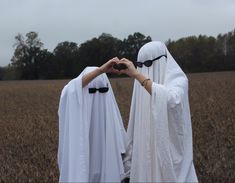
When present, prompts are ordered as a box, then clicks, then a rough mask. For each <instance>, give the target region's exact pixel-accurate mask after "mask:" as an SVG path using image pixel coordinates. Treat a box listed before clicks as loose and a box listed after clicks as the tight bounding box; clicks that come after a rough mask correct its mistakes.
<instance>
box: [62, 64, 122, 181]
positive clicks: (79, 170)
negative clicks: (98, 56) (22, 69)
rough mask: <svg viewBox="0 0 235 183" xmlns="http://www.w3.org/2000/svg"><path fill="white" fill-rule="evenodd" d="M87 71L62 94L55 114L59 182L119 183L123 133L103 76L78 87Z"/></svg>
mask: <svg viewBox="0 0 235 183" xmlns="http://www.w3.org/2000/svg"><path fill="white" fill-rule="evenodd" d="M94 69H96V67H87V68H86V69H85V70H84V71H83V72H82V73H81V74H80V75H79V76H78V77H77V78H75V79H73V80H71V81H70V82H69V83H68V84H67V85H66V86H65V87H64V88H63V90H62V93H61V97H60V104H59V110H58V116H59V147H58V165H59V171H60V179H59V181H60V182H121V180H122V179H123V177H124V167H123V161H122V154H123V153H125V149H126V145H125V143H126V131H125V129H124V126H123V122H122V118H121V115H120V112H119V109H118V106H117V103H116V100H115V97H114V94H113V91H112V88H111V84H110V82H109V80H108V78H107V76H106V74H101V75H99V76H98V77H96V78H95V79H94V80H92V81H91V82H90V83H89V84H88V85H87V86H85V87H82V77H83V76H84V75H85V74H87V73H89V72H91V71H93V70H94Z"/></svg>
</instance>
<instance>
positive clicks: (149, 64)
mask: <svg viewBox="0 0 235 183" xmlns="http://www.w3.org/2000/svg"><path fill="white" fill-rule="evenodd" d="M152 63H153V61H151V60H149V61H146V62H144V65H145V66H146V67H150V66H151V65H152Z"/></svg>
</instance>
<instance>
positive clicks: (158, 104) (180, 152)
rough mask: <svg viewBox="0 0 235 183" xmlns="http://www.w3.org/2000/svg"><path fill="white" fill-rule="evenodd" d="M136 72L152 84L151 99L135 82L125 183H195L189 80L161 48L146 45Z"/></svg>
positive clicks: (166, 51) (141, 52) (161, 46)
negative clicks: (148, 62) (146, 63)
mask: <svg viewBox="0 0 235 183" xmlns="http://www.w3.org/2000/svg"><path fill="white" fill-rule="evenodd" d="M164 54H165V55H166V56H167V58H165V57H161V58H160V59H159V60H156V61H154V62H153V65H152V66H150V67H146V66H143V67H142V68H138V70H139V71H140V72H141V73H142V74H143V75H145V76H146V77H147V78H150V79H151V80H152V81H153V84H152V95H150V94H149V93H148V92H147V91H146V90H145V89H144V88H143V87H142V86H141V85H140V83H139V82H138V81H136V80H135V83H134V89H133V95H132V102H131V110H130V118H129V124H128V129H127V136H128V137H127V138H128V142H127V145H128V147H127V155H126V157H125V171H126V172H127V174H128V176H130V182H198V180H197V176H196V172H195V169H194V164H193V151H192V128H191V117H190V109H189V101H188V79H187V77H186V75H185V74H184V72H183V71H182V70H181V68H180V67H179V66H178V64H177V63H176V61H175V60H174V58H173V57H172V56H171V54H170V53H169V51H168V50H167V48H166V46H165V44H164V43H162V42H150V43H147V44H145V45H144V46H143V47H142V48H141V49H140V51H139V53H138V61H139V62H144V61H145V60H152V59H154V58H157V57H158V56H160V55H164Z"/></svg>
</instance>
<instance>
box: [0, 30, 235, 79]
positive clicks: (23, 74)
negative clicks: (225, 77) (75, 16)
mask: <svg viewBox="0 0 235 183" xmlns="http://www.w3.org/2000/svg"><path fill="white" fill-rule="evenodd" d="M151 40H152V39H151V37H150V36H145V35H143V34H141V33H139V32H136V33H134V34H132V35H129V36H128V37H127V38H125V39H123V40H120V39H118V38H115V37H113V36H112V35H111V34H107V33H103V34H101V35H100V36H99V37H98V38H92V39H91V40H88V41H86V42H84V43H82V44H80V45H78V44H77V43H75V42H68V41H64V42H61V43H59V44H58V45H57V46H56V47H55V49H54V50H53V51H52V52H50V51H48V50H47V49H44V47H43V43H42V42H41V40H40V38H39V35H38V33H36V32H28V33H27V34H26V35H25V36H23V35H22V34H18V35H16V36H15V44H14V48H15V51H14V55H13V57H12V59H11V63H10V64H9V65H8V66H7V67H0V80H9V79H66V78H74V77H76V76H78V75H79V73H80V72H81V71H82V70H83V69H84V68H85V67H86V66H100V65H102V64H103V63H105V62H106V61H108V60H109V59H111V58H113V57H115V56H117V57H119V58H123V57H126V58H128V59H130V60H132V61H135V60H136V58H137V53H138V50H139V49H140V47H141V46H143V45H144V44H145V43H147V42H150V41H151ZM166 45H167V47H168V49H169V51H170V52H171V54H172V55H173V57H174V58H175V60H176V61H177V62H178V64H179V65H180V66H181V67H182V69H183V70H184V71H185V72H211V71H224V70H235V30H234V31H232V32H229V33H227V34H223V35H222V34H219V35H218V36H217V37H216V38H215V37H212V36H209V37H208V36H203V35H199V36H190V37H186V38H182V39H179V40H176V41H172V40H168V41H167V42H166Z"/></svg>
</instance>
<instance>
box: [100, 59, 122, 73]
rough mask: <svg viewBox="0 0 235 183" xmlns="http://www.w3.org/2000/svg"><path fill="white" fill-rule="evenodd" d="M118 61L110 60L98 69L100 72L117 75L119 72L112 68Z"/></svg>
mask: <svg viewBox="0 0 235 183" xmlns="http://www.w3.org/2000/svg"><path fill="white" fill-rule="evenodd" d="M118 61H119V59H118V58H117V57H114V58H112V59H110V60H109V61H108V62H106V63H105V64H103V65H102V66H100V67H99V69H100V72H101V73H114V74H119V71H118V70H116V69H114V68H113V66H114V65H115V64H117V63H118Z"/></svg>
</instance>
